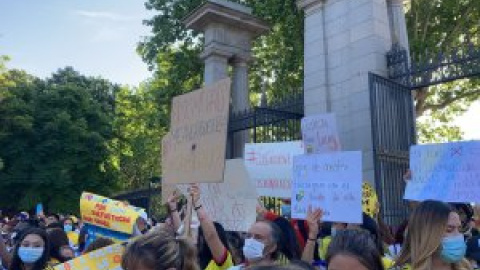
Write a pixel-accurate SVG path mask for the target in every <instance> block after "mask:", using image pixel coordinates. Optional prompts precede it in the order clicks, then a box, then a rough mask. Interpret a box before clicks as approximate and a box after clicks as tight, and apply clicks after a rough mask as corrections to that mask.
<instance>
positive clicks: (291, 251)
mask: <svg viewBox="0 0 480 270" xmlns="http://www.w3.org/2000/svg"><path fill="white" fill-rule="evenodd" d="M273 223H274V224H276V225H277V226H278V228H279V229H280V230H281V232H282V234H281V238H280V246H279V251H280V252H281V253H283V255H285V257H287V259H288V260H290V261H292V260H299V259H300V258H301V256H302V254H301V251H300V245H299V244H298V239H297V235H296V234H295V230H294V229H293V227H292V225H291V224H290V222H289V221H288V220H287V219H286V218H284V217H278V218H276V219H275V220H274V221H273Z"/></svg>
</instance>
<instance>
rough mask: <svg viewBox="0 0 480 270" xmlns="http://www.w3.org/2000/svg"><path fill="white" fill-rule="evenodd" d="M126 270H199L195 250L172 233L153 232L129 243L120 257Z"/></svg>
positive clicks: (184, 240) (163, 231) (164, 231)
mask: <svg viewBox="0 0 480 270" xmlns="http://www.w3.org/2000/svg"><path fill="white" fill-rule="evenodd" d="M121 265H122V268H123V269H128V270H166V269H175V270H200V267H199V266H198V263H197V254H196V252H195V248H194V247H193V246H192V245H191V244H190V243H189V241H188V240H186V239H179V238H175V236H174V234H173V233H172V232H167V231H166V230H165V229H163V230H155V231H152V232H150V233H148V234H146V235H142V236H140V237H138V238H137V239H135V240H134V241H133V242H131V243H130V244H129V245H128V246H127V248H126V250H125V253H124V254H123V256H122V263H121Z"/></svg>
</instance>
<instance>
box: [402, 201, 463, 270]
mask: <svg viewBox="0 0 480 270" xmlns="http://www.w3.org/2000/svg"><path fill="white" fill-rule="evenodd" d="M453 211H454V210H453V208H451V207H450V206H449V205H448V204H446V203H443V202H439V201H432V200H427V201H424V202H422V203H421V204H419V205H418V206H417V207H416V208H415V210H414V211H413V213H412V215H411V216H410V219H409V221H408V227H407V235H406V237H405V241H404V243H403V247H402V250H401V251H400V255H399V256H398V259H397V261H396V263H395V265H396V266H403V265H405V264H410V265H411V267H412V269H415V270H432V257H433V256H434V254H435V253H437V252H438V251H439V250H440V249H441V244H442V239H443V237H444V234H445V230H446V227H447V223H448V217H449V215H450V213H451V212H453ZM461 265H462V262H460V263H457V264H454V267H455V269H461Z"/></svg>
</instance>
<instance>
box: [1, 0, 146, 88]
mask: <svg viewBox="0 0 480 270" xmlns="http://www.w3.org/2000/svg"><path fill="white" fill-rule="evenodd" d="M144 2H145V1H143V0H41V1H40V0H0V55H1V54H5V55H9V56H10V57H11V58H12V60H11V61H10V62H9V64H8V67H10V68H21V69H24V70H26V71H27V72H29V73H31V74H34V75H36V76H39V77H42V78H43V77H47V76H49V75H50V74H52V73H53V72H55V71H56V70H57V69H59V68H62V67H65V66H72V67H74V68H75V69H76V70H77V71H79V72H80V73H82V74H85V75H92V76H98V75H100V76H102V77H104V78H106V79H109V80H111V81H113V82H116V83H121V84H129V85H137V84H138V83H139V82H141V81H143V80H145V79H147V78H148V77H149V76H150V73H149V72H148V70H147V66H146V64H144V63H143V62H142V60H141V58H140V56H138V54H137V53H136V51H135V49H136V45H137V43H138V42H139V41H141V39H142V37H144V36H147V35H149V32H150V30H149V28H148V27H147V26H144V25H143V24H142V20H144V19H149V18H151V17H152V13H151V12H149V11H147V10H146V9H145V7H144Z"/></svg>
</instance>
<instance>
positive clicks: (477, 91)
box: [424, 88, 480, 112]
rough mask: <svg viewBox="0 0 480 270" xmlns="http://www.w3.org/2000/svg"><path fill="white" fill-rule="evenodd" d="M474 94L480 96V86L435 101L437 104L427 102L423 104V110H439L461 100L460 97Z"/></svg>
mask: <svg viewBox="0 0 480 270" xmlns="http://www.w3.org/2000/svg"><path fill="white" fill-rule="evenodd" d="M476 95H478V96H480V88H478V89H475V90H472V91H468V92H465V93H461V94H459V95H456V96H454V97H450V98H446V99H445V100H443V101H442V102H440V103H437V104H427V105H425V106H424V112H425V111H428V110H432V111H433V110H441V109H443V108H445V107H447V106H448V105H450V104H452V103H453V102H455V101H458V100H461V99H464V98H468V97H472V96H476Z"/></svg>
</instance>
